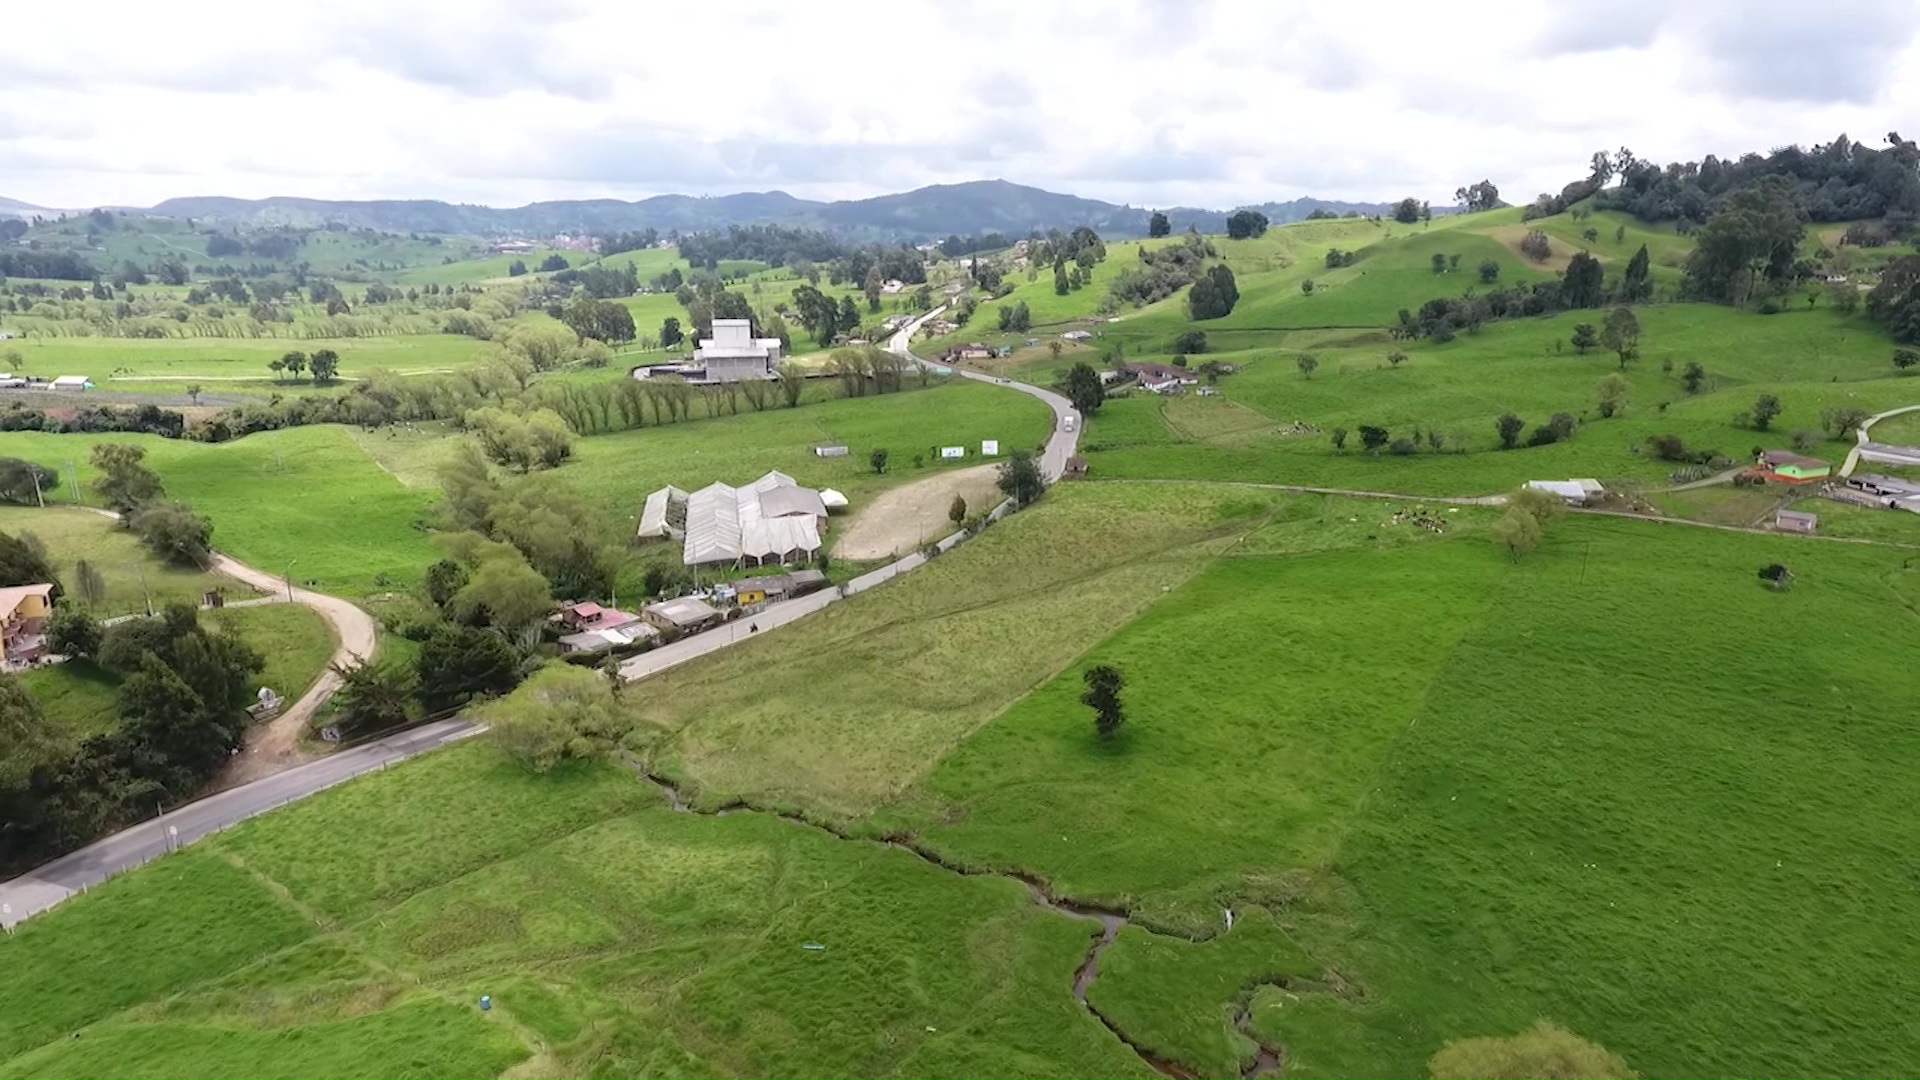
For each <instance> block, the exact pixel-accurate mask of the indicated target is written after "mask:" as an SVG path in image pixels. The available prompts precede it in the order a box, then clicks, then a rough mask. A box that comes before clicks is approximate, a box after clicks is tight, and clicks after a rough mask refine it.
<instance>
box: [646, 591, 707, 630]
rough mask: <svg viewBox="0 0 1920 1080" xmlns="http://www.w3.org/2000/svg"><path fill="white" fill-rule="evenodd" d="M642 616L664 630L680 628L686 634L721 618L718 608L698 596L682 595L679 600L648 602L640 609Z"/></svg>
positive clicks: (704, 627) (703, 627)
mask: <svg viewBox="0 0 1920 1080" xmlns="http://www.w3.org/2000/svg"><path fill="white" fill-rule="evenodd" d="M640 617H641V618H643V619H645V620H646V621H647V622H648V623H650V624H652V625H654V626H657V627H659V628H660V629H662V630H678V631H680V632H681V633H685V634H690V633H692V632H694V631H696V630H704V629H706V628H707V627H709V626H712V625H713V624H714V623H717V622H719V621H720V619H721V615H720V612H719V610H718V609H716V608H714V607H713V605H711V604H709V603H707V602H706V601H705V600H702V599H700V598H699V597H697V596H682V597H680V598H679V599H677V600H662V601H660V602H659V603H657V604H648V605H647V606H646V607H643V608H641V609H640Z"/></svg>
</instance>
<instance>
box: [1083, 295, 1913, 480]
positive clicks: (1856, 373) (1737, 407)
mask: <svg viewBox="0 0 1920 1080" xmlns="http://www.w3.org/2000/svg"><path fill="white" fill-rule="evenodd" d="M1592 317H1593V316H1592V315H1591V314H1576V313H1571V312H1569V313H1563V314H1560V315H1556V316H1553V317H1550V318H1542V319H1528V320H1520V321H1514V322H1505V323H1495V324H1492V325H1490V326H1488V327H1487V328H1486V329H1485V330H1483V331H1482V332H1481V333H1480V334H1478V335H1465V336H1462V337H1460V338H1458V339H1456V340H1455V341H1453V342H1450V343H1448V344H1445V345H1435V344H1432V343H1431V342H1418V343H1401V344H1398V345H1396V344H1394V343H1392V342H1390V341H1388V340H1387V339H1386V338H1385V336H1384V335H1379V340H1377V341H1374V340H1363V341H1359V342H1355V343H1350V344H1345V345H1341V346H1338V347H1313V346H1311V345H1302V346H1300V347H1298V350H1296V349H1295V348H1288V349H1284V350H1282V349H1271V348H1256V349H1247V350H1241V351H1237V352H1231V353H1224V354H1222V355H1221V359H1223V360H1226V361H1228V362H1231V363H1234V364H1236V366H1237V367H1238V369H1239V370H1238V373H1236V374H1234V375H1230V376H1227V377H1225V378H1223V379H1222V380H1221V382H1220V391H1221V394H1222V395H1223V398H1224V401H1221V402H1218V403H1214V402H1209V403H1206V404H1205V405H1201V404H1200V403H1197V402H1195V403H1189V402H1185V401H1180V400H1171V401H1170V400H1166V399H1161V398H1156V397H1153V396H1150V395H1136V396H1133V397H1130V398H1127V399H1125V400H1120V401H1115V402H1111V403H1109V404H1108V405H1107V406H1105V407H1104V408H1103V410H1102V411H1101V413H1100V414H1099V415H1098V416H1096V417H1094V418H1092V419H1091V420H1090V421H1089V422H1088V424H1087V431H1086V434H1085V436H1084V437H1083V440H1082V444H1081V445H1082V448H1083V449H1084V450H1085V451H1086V453H1087V456H1088V460H1089V462H1090V463H1091V466H1092V470H1093V475H1096V476H1118V477H1155V478H1168V477H1182V478H1196V479H1221V480H1246V481H1258V482H1275V483H1299V484H1313V485H1324V486H1337V487H1352V488H1360V489H1365V490H1386V491H1410V492H1421V493H1428V494H1449V493H1451V494H1469V493H1484V492H1490V491H1497V490H1500V489H1503V488H1508V487H1512V486H1514V485H1515V484H1518V483H1520V482H1523V481H1525V480H1529V479H1550V478H1563V477H1568V476H1591V477H1597V478H1599V479H1601V480H1603V481H1606V480H1630V481H1633V482H1635V483H1638V484H1642V485H1658V484H1660V483H1662V482H1663V481H1664V480H1665V478H1666V476H1667V475H1668V474H1669V473H1670V472H1672V471H1673V470H1674V469H1675V468H1676V466H1675V465H1673V464H1670V463H1667V462H1661V461H1658V460H1656V459H1655V458H1654V457H1653V455H1652V454H1650V453H1648V452H1646V449H1645V441H1646V440H1647V438H1648V437H1650V436H1653V435H1657V434H1668V433H1671V434H1677V435H1680V436H1681V437H1682V438H1683V439H1684V440H1685V441H1686V444H1687V445H1688V446H1689V447H1690V448H1697V449H1717V450H1719V451H1721V452H1722V453H1724V454H1726V455H1727V456H1729V457H1733V458H1735V459H1745V458H1747V456H1748V453H1749V451H1750V450H1751V449H1752V448H1753V447H1755V446H1760V447H1784V446H1785V445H1786V441H1787V436H1788V433H1790V432H1791V431H1793V430H1795V429H1799V428H1806V429H1809V430H1810V431H1812V432H1813V433H1814V435H1815V437H1816V448H1815V449H1814V450H1813V453H1815V454H1816V455H1821V456H1825V457H1828V458H1831V459H1833V460H1835V461H1838V460H1839V459H1840V458H1841V457H1843V456H1844V454H1845V449H1846V447H1847V446H1848V445H1850V443H1849V442H1848V441H1839V440H1831V439H1828V438H1827V437H1826V436H1825V434H1823V433H1821V432H1820V431H1819V428H1820V412H1821V410H1822V409H1824V408H1829V407H1858V408H1865V409H1869V410H1879V409H1885V408H1892V407H1894V406H1897V405H1902V404H1908V403H1910V402H1911V401H1912V400H1913V396H1914V390H1913V384H1912V383H1911V382H1910V381H1909V380H1905V379H1900V378H1895V377H1892V375H1891V368H1890V367H1888V366H1887V365H1886V360H1885V356H1886V351H1887V348H1888V346H1887V344H1886V342H1885V339H1884V338H1882V337H1881V336H1880V335H1879V333H1878V332H1877V331H1876V330H1875V329H1874V328H1873V327H1872V326H1871V325H1870V324H1868V323H1866V322H1865V321H1864V320H1863V319H1862V318H1860V317H1857V316H1856V317H1853V318H1846V317H1842V316H1839V315H1836V314H1834V313H1832V312H1830V311H1828V310H1827V309H1824V308H1822V309H1817V310H1813V311H1794V312H1789V313H1785V314H1781V315H1777V316H1772V317H1767V316H1761V315H1754V314H1748V313H1742V312H1736V311H1733V310H1730V309H1727V308H1721V307H1713V306H1707V305H1698V304H1673V305H1661V306H1654V307H1648V308H1643V309H1641V312H1640V322H1641V326H1642V328H1643V336H1642V343H1641V352H1642V355H1641V357H1640V358H1639V359H1637V360H1634V361H1633V362H1631V363H1630V364H1629V365H1628V367H1627V370H1626V372H1625V376H1626V378H1627V380H1628V382H1629V384H1630V387H1631V390H1630V394H1629V397H1628V399H1627V406H1626V409H1625V411H1624V413H1623V414H1622V415H1619V416H1616V417H1615V418H1613V419H1609V420H1602V419H1600V417H1599V413H1598V410H1597V405H1596V401H1597V397H1596V393H1595V385H1596V384H1597V383H1598V382H1599V380H1600V379H1601V378H1602V377H1604V376H1606V375H1608V374H1611V373H1615V372H1618V371H1619V364H1618V361H1617V359H1616V358H1615V357H1614V356H1613V355H1612V354H1602V353H1600V352H1599V351H1598V350H1596V351H1594V352H1592V353H1589V354H1588V355H1586V356H1584V357H1583V356H1580V355H1578V354H1577V353H1576V351H1575V350H1573V349H1572V348H1570V347H1565V341H1566V339H1567V338H1568V337H1569V336H1570V335H1571V333H1572V328H1573V326H1574V324H1575V323H1577V322H1580V321H1586V320H1589V319H1591V318H1592ZM1395 348H1398V349H1400V350H1402V351H1404V352H1405V353H1406V356H1407V359H1406V360H1405V362H1403V363H1402V364H1400V365H1399V366H1397V367H1396V366H1393V365H1391V364H1389V363H1388V362H1387V359H1386V358H1387V354H1388V353H1389V352H1390V351H1392V350H1393V349H1395ZM1300 351H1311V352H1313V353H1314V355H1315V356H1316V357H1317V358H1318V361H1319V366H1318V368H1317V370H1316V371H1315V372H1314V373H1313V374H1312V376H1311V377H1308V376H1305V375H1302V374H1301V372H1300V370H1299V368H1298V367H1297V366H1296V364H1295V362H1294V361H1295V357H1296V356H1297V355H1299V352H1300ZM1689 362H1698V363H1700V364H1702V366H1703V367H1704V368H1705V369H1706V371H1707V380H1706V382H1705V383H1704V384H1703V387H1702V389H1701V391H1700V392H1699V393H1697V394H1691V395H1690V394H1688V393H1687V392H1686V390H1685V388H1684V387H1683V386H1682V385H1681V384H1680V380H1679V377H1680V374H1681V373H1682V372H1683V370H1684V368H1685V366H1686V364H1687V363H1689ZM1669 365H1671V370H1669ZM1761 393H1771V394H1774V395H1776V396H1777V397H1778V398H1779V400H1780V402H1781V405H1782V409H1783V411H1782V412H1781V414H1780V416H1779V417H1778V418H1777V419H1775V421H1774V423H1773V430H1772V431H1770V432H1759V431H1753V430H1749V429H1746V428H1742V427H1739V426H1736V425H1735V424H1734V422H1733V417H1734V415H1735V414H1736V413H1738V412H1741V411H1744V410H1746V409H1748V408H1750V407H1751V406H1752V404H1753V402H1754V400H1755V398H1756V397H1758V396H1759V395H1760V394H1761ZM1228 403H1233V404H1238V405H1240V406H1244V407H1245V409H1247V410H1251V411H1252V412H1253V413H1256V414H1258V415H1259V416H1263V417H1266V418H1267V419H1268V420H1269V421H1270V423H1269V424H1268V425H1267V426H1266V427H1265V428H1264V429H1263V428H1262V427H1261V426H1260V424H1259V423H1258V422H1257V421H1256V420H1255V419H1254V418H1253V417H1250V416H1247V415H1246V414H1245V413H1241V414H1240V415H1239V417H1238V419H1236V420H1235V421H1234V422H1233V423H1231V424H1230V425H1228V428H1229V429H1228V430H1212V429H1209V428H1205V427H1203V428H1200V429H1195V428H1193V427H1192V426H1191V425H1190V424H1188V423H1185V422H1183V419H1182V416H1183V414H1188V415H1190V414H1192V413H1194V412H1195V411H1196V410H1200V409H1203V408H1211V409H1214V410H1216V411H1218V410H1223V409H1227V408H1229V407H1230V405H1229V404H1228ZM1506 412H1512V413H1514V414H1515V415H1518V416H1520V417H1521V418H1522V419H1523V420H1526V421H1528V423H1529V427H1530V428H1531V426H1533V425H1538V424H1541V423H1543V422H1545V420H1546V419H1547V418H1548V417H1549V416H1550V415H1551V414H1553V413H1556V412H1567V413H1571V414H1573V415H1574V416H1575V417H1577V418H1579V419H1580V420H1581V426H1580V428H1579V430H1578V433H1577V434H1576V435H1575V436H1574V438H1573V439H1571V440H1569V441H1567V442H1562V443H1556V444H1553V445H1549V446H1544V447H1531V448H1522V449H1517V450H1512V451H1502V450H1499V449H1498V446H1499V442H1498V439H1497V437H1496V434H1495V431H1494V421H1495V420H1496V419H1497V418H1498V417H1499V416H1500V415H1501V414H1503V413H1506ZM1295 422H1305V423H1308V424H1311V425H1314V426H1316V427H1318V428H1319V429H1321V434H1317V435H1304V436H1303V435H1296V434H1290V433H1287V432H1286V431H1284V430H1282V429H1283V428H1285V427H1286V426H1287V425H1290V424H1293V423H1295ZM1364 424H1374V425H1378V426H1380V427H1383V428H1386V429H1388V431H1389V432H1390V434H1391V435H1392V436H1394V437H1402V436H1411V435H1412V434H1413V432H1414V431H1415V429H1419V430H1421V431H1423V432H1424V431H1429V430H1434V429H1438V430H1439V431H1441V432H1442V433H1443V437H1444V440H1445V445H1446V446H1447V447H1448V448H1449V449H1450V450H1455V451H1457V450H1459V449H1460V448H1463V447H1464V448H1465V451H1466V452H1465V453H1458V452H1450V453H1442V454H1433V453H1431V452H1429V451H1428V450H1426V449H1425V447H1424V444H1423V447H1422V451H1421V452H1420V453H1419V454H1416V455H1411V456H1404V457H1403V456H1398V455H1394V454H1388V453H1384V452H1383V453H1382V454H1381V455H1379V456H1374V455H1371V454H1367V453H1365V452H1364V451H1363V450H1360V449H1358V448H1357V439H1358V435H1357V434H1353V433H1357V431H1358V429H1359V428H1360V426H1361V425H1364ZM1335 428H1346V429H1348V431H1349V433H1350V438H1349V441H1348V443H1347V448H1346V451H1345V452H1344V453H1341V452H1337V451H1336V450H1335V449H1334V447H1333V445H1332V443H1331V442H1330V440H1329V433H1331V432H1332V431H1333V430H1334V429H1335ZM1876 433H1877V431H1876Z"/></svg>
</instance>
